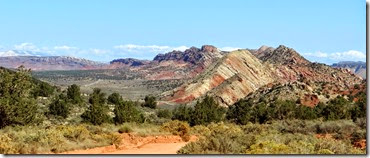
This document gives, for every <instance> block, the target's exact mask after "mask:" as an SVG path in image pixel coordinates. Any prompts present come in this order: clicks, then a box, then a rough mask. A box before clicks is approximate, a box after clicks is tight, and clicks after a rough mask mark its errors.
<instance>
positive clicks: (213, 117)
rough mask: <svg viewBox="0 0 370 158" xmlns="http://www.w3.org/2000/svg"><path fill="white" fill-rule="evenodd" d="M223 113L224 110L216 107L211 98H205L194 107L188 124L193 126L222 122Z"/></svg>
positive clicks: (218, 106) (216, 104)
mask: <svg viewBox="0 0 370 158" xmlns="http://www.w3.org/2000/svg"><path fill="white" fill-rule="evenodd" d="M225 112H226V110H225V108H223V107H221V106H220V105H218V103H217V102H216V101H215V100H214V99H213V98H211V97H209V96H206V97H205V98H204V99H203V100H202V101H201V102H199V101H198V102H197V104H196V105H195V107H194V111H193V113H192V117H191V118H192V119H191V122H190V124H191V125H192V126H194V125H207V124H209V123H211V122H215V123H216V122H220V121H222V120H223V118H224V114H225Z"/></svg>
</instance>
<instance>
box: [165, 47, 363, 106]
mask: <svg viewBox="0 0 370 158" xmlns="http://www.w3.org/2000/svg"><path fill="white" fill-rule="evenodd" d="M250 51H251V52H249V51H248V50H238V51H233V52H230V53H229V54H227V55H225V56H224V57H223V58H222V59H220V60H218V61H217V62H216V63H214V64H212V65H210V66H209V67H208V68H207V69H206V70H205V71H204V72H202V73H201V74H200V75H198V76H197V77H196V78H194V79H192V80H191V81H189V82H188V83H185V84H184V85H182V86H180V87H179V88H177V89H175V90H173V91H168V92H166V93H164V94H163V100H165V101H167V102H168V103H171V102H172V103H189V102H193V101H195V100H197V99H198V98H202V97H203V96H205V95H210V96H212V97H214V98H215V99H216V100H217V101H218V102H219V103H220V104H221V105H223V106H229V105H232V104H233V103H235V102H236V101H237V100H239V99H241V98H244V97H246V96H248V95H250V94H252V93H254V92H256V91H257V90H258V89H260V88H261V87H266V86H267V87H269V86H270V87H271V86H272V87H279V86H283V87H285V88H284V89H285V90H284V91H283V92H284V93H274V97H286V96H291V97H293V98H295V99H299V100H300V101H301V102H302V103H303V104H305V105H307V106H315V105H316V104H317V103H318V101H319V100H320V99H324V98H322V97H321V98H320V97H319V96H317V95H314V93H313V91H321V90H323V89H322V88H325V87H323V86H318V84H324V85H326V84H328V86H326V87H330V88H331V89H336V91H334V90H331V91H330V93H336V92H340V91H343V90H344V89H348V88H349V87H351V86H353V85H355V84H359V83H361V82H362V79H361V78H359V77H357V76H355V75H354V74H352V73H350V72H349V70H347V69H336V68H332V67H330V66H328V65H325V64H319V63H311V62H310V61H308V60H306V59H305V58H304V57H302V56H301V55H299V53H298V52H296V51H295V50H294V49H291V48H288V47H285V46H282V45H281V46H279V47H278V48H276V49H274V48H271V47H261V48H260V49H258V50H250ZM273 85H275V86H273ZM287 86H288V87H287ZM290 87H297V88H295V89H291V88H290ZM306 88H308V90H307V89H306ZM289 90H291V91H289ZM315 93H316V92H315ZM328 93H329V92H328ZM289 99H291V98H289Z"/></svg>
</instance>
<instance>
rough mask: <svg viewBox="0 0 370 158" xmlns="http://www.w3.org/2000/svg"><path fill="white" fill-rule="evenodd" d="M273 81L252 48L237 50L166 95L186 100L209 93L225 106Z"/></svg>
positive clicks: (173, 99)
mask: <svg viewBox="0 0 370 158" xmlns="http://www.w3.org/2000/svg"><path fill="white" fill-rule="evenodd" d="M273 81H274V79H273V76H272V74H271V71H270V70H269V69H268V68H267V67H265V66H264V65H263V64H262V63H261V62H260V61H259V60H258V59H257V58H256V57H254V56H253V55H252V54H250V52H249V51H247V50H240V51H233V52H230V53H229V54H227V55H225V56H224V57H223V58H221V59H220V60H219V61H218V62H216V63H214V64H213V65H210V66H209V67H208V68H207V70H205V71H204V72H203V73H201V74H200V75H198V76H197V77H196V78H195V79H193V80H192V81H191V82H189V83H186V84H184V85H182V86H181V87H179V88H177V89H175V90H174V91H170V92H168V93H167V94H165V97H164V98H165V100H168V101H172V102H176V103H186V102H190V101H192V100H194V99H196V98H199V97H202V96H204V95H206V94H207V95H212V96H213V97H214V98H216V99H217V100H218V101H219V102H220V103H221V104H222V105H231V104H233V103H234V102H236V101H237V100H239V99H241V98H243V97H245V96H246V95H247V94H249V93H251V92H253V91H255V90H257V89H258V88H259V87H261V86H263V85H265V84H267V83H270V82H273Z"/></svg>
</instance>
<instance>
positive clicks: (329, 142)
mask: <svg viewBox="0 0 370 158" xmlns="http://www.w3.org/2000/svg"><path fill="white" fill-rule="evenodd" d="M323 151H326V152H327V153H330V154H351V153H358V152H360V151H359V150H357V151H356V149H355V148H354V147H353V146H352V144H351V143H350V142H349V141H345V140H343V141H337V140H334V139H318V140H317V143H316V144H315V153H320V154H323Z"/></svg>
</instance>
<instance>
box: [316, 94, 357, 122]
mask: <svg viewBox="0 0 370 158" xmlns="http://www.w3.org/2000/svg"><path fill="white" fill-rule="evenodd" d="M348 105H349V102H348V101H347V100H346V99H344V98H343V97H340V96H338V97H337V98H335V99H332V100H330V101H329V103H328V104H327V105H326V106H325V108H324V109H323V111H322V116H324V117H325V118H326V119H327V120H338V119H349V118H350V116H351V114H350V112H349V109H348V107H349V106H348Z"/></svg>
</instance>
